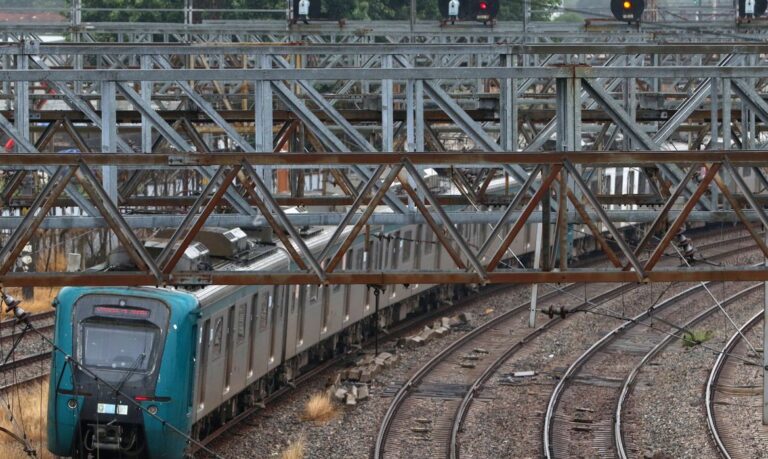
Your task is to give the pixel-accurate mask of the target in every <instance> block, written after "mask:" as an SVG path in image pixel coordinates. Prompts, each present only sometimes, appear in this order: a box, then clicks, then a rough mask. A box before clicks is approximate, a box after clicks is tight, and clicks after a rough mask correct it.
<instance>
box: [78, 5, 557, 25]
mask: <svg viewBox="0 0 768 459" xmlns="http://www.w3.org/2000/svg"><path fill="white" fill-rule="evenodd" d="M70 1H71V0H70ZM312 1H318V0H312ZM319 1H322V3H323V4H322V11H323V17H324V18H329V19H342V18H344V19H367V20H392V19H407V18H408V17H409V16H410V10H411V3H410V0H319ZM466 1H468V0H466ZM82 3H83V7H84V8H85V11H84V12H83V21H86V22H115V21H119V22H183V20H184V17H183V13H182V12H181V10H182V8H183V6H184V1H183V0H82ZM530 3H531V9H532V10H533V15H532V19H533V20H549V19H550V12H551V11H552V10H553V9H554V8H557V7H558V6H559V5H560V0H531V2H530ZM522 5H523V0H502V2H501V8H500V10H499V16H498V19H499V20H520V19H521V18H522V9H523V6H522ZM194 7H195V8H196V9H227V10H232V12H231V13H230V12H227V13H221V12H206V13H198V14H196V15H195V20H196V21H200V20H202V19H252V18H262V19H265V18H269V17H270V16H268V15H264V14H261V15H260V14H258V13H253V14H249V13H247V12H237V10H238V9H278V10H283V11H284V10H285V8H286V0H194ZM88 9H97V10H96V11H94V10H90V11H88ZM167 9H174V10H176V11H159V10H167ZM153 10H154V11H153ZM416 11H417V17H418V19H420V20H430V19H438V18H439V12H438V8H437V0H416ZM272 17H273V18H274V16H272Z"/></svg>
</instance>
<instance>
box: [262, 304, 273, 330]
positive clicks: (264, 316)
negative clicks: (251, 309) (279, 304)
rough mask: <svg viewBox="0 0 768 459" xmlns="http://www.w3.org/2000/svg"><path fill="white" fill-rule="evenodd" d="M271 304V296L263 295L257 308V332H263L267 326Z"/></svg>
mask: <svg viewBox="0 0 768 459" xmlns="http://www.w3.org/2000/svg"><path fill="white" fill-rule="evenodd" d="M271 303H272V295H264V297H262V299H261V305H260V306H259V331H260V332H263V331H264V330H266V329H267V326H268V325H269V324H268V323H267V321H268V320H269V307H270V306H271Z"/></svg>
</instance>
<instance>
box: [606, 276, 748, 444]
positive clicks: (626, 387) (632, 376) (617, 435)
mask: <svg viewBox="0 0 768 459" xmlns="http://www.w3.org/2000/svg"><path fill="white" fill-rule="evenodd" d="M760 286H761V285H760V284H755V285H752V286H749V287H747V288H745V289H744V290H741V291H739V292H737V293H735V294H733V295H731V296H730V297H728V298H726V299H724V300H722V301H721V302H720V305H722V306H725V305H728V304H731V303H733V302H735V301H738V300H740V299H742V298H743V297H744V296H746V295H748V294H750V293H752V292H754V291H755V290H757V289H758V288H759V287H760ZM719 310H720V306H718V305H714V306H712V307H710V308H707V309H705V310H704V311H702V312H700V313H699V314H698V315H696V317H694V318H692V319H691V320H689V321H688V322H686V323H685V324H683V325H681V327H682V328H686V329H687V328H690V327H692V326H694V325H696V324H697V323H698V322H701V321H702V320H704V319H706V318H707V317H709V316H710V315H712V313H715V312H717V311H719ZM736 336H738V333H737V334H736ZM676 338H678V337H677V336H675V335H672V334H670V335H667V336H665V337H664V339H662V340H661V341H660V342H659V343H657V344H656V345H655V346H654V347H653V349H651V350H650V351H649V352H648V353H647V354H645V356H644V357H643V359H642V360H641V361H640V362H639V363H638V364H637V365H636V366H635V367H634V368H633V369H632V371H631V372H630V373H629V375H627V377H626V378H625V379H624V383H623V384H622V387H621V393H620V395H619V399H618V401H617V403H616V411H615V414H614V417H613V435H614V444H615V446H616V453H617V454H618V455H619V457H620V458H621V459H628V456H627V451H626V447H625V445H624V437H623V434H622V417H621V413H622V411H623V408H624V405H625V404H626V401H627V398H628V397H629V394H630V391H631V390H632V388H633V386H634V384H635V380H636V379H637V377H638V375H639V374H640V371H641V370H642V368H643V367H644V366H645V365H646V364H647V363H648V362H649V361H650V360H651V359H653V358H654V357H655V356H656V355H658V353H659V352H661V351H662V350H663V349H664V348H666V347H667V346H668V345H669V344H670V343H671V342H672V340H673V339H676ZM720 355H721V356H722V355H723V354H720ZM718 358H719V357H718ZM708 387H709V386H708Z"/></svg>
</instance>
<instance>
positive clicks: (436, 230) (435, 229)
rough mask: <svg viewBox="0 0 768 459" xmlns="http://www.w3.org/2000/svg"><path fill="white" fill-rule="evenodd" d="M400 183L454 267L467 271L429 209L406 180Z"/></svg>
mask: <svg viewBox="0 0 768 459" xmlns="http://www.w3.org/2000/svg"><path fill="white" fill-rule="evenodd" d="M400 183H401V184H402V185H403V190H405V192H406V193H407V194H408V196H409V197H410V198H411V199H412V200H413V204H414V205H415V206H416V208H417V209H419V212H421V215H423V216H424V220H425V221H426V222H427V226H429V228H430V229H431V230H432V233H433V234H434V235H435V236H436V237H437V240H438V241H440V244H442V246H443V247H444V248H445V251H446V252H448V255H449V256H450V257H451V259H452V260H453V262H454V263H455V264H456V266H457V267H458V268H459V269H462V270H465V269H467V266H466V265H465V264H464V261H462V259H461V255H459V253H458V252H457V251H456V249H454V248H453V245H452V244H451V241H449V240H448V238H446V237H445V230H443V229H442V228H441V227H440V225H438V223H437V222H436V221H435V219H434V218H432V214H431V213H430V212H429V209H427V206H426V205H424V202H423V201H422V200H421V199H419V196H418V195H417V194H416V191H415V190H414V189H413V188H412V187H411V185H410V184H409V183H408V181H407V180H403V181H401V182H400Z"/></svg>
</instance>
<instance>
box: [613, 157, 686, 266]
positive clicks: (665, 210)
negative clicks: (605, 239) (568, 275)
mask: <svg viewBox="0 0 768 459" xmlns="http://www.w3.org/2000/svg"><path fill="white" fill-rule="evenodd" d="M698 166H699V165H698V164H692V165H691V167H690V169H688V173H687V174H685V177H683V180H682V181H681V182H680V183H679V184H678V185H677V188H675V191H674V192H672V194H671V195H670V197H669V198H668V199H667V202H666V203H664V207H662V208H661V209H659V214H658V215H657V216H656V219H655V220H654V221H653V223H651V226H649V227H648V231H647V232H646V233H645V235H643V238H642V239H641V240H640V243H639V244H638V245H637V247H636V248H635V252H634V253H635V256H636V257H639V256H640V254H641V253H642V252H643V250H644V249H645V247H646V246H647V245H648V243H649V242H651V238H653V235H654V233H655V232H656V230H657V229H658V228H659V226H660V225H661V223H662V222H663V221H664V220H666V218H667V214H669V211H670V210H672V206H674V205H675V202H676V201H677V200H678V199H679V198H680V196H681V195H682V194H683V190H684V189H685V188H686V187H687V186H688V182H689V181H690V180H691V178H693V176H694V174H696V169H697V168H698ZM624 269H629V263H627V265H626V266H625V267H624Z"/></svg>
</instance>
